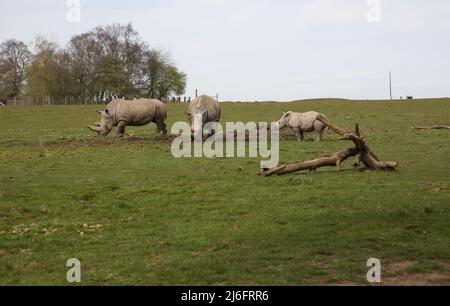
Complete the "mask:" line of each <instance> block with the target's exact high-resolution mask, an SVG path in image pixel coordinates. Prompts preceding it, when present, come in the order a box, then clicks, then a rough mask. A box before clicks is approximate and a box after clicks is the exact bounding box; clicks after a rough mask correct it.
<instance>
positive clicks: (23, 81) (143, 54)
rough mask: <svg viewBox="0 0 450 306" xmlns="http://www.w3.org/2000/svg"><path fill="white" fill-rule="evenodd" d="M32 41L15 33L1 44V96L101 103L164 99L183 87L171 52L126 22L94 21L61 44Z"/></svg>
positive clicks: (182, 76) (175, 93) (180, 91)
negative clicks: (99, 23)
mask: <svg viewBox="0 0 450 306" xmlns="http://www.w3.org/2000/svg"><path fill="white" fill-rule="evenodd" d="M33 47H34V48H33V49H34V50H33V52H31V51H30V50H29V48H28V46H27V45H26V44H25V43H23V42H21V41H17V40H15V39H10V40H7V41H4V42H3V43H2V44H1V45H0V98H8V99H12V98H25V97H28V98H31V99H33V100H34V101H47V100H49V99H51V100H63V99H67V98H71V99H73V100H77V101H81V102H82V103H100V102H106V101H110V100H112V99H114V98H116V97H118V98H126V99H132V98H135V97H148V98H157V99H164V98H168V97H170V96H172V95H182V94H183V93H184V91H185V88H186V74H184V73H183V72H182V71H180V70H179V69H178V68H177V67H176V66H175V65H174V63H173V62H172V60H171V58H170V55H169V54H168V53H166V52H163V51H161V50H158V49H153V48H150V47H149V46H148V45H147V44H146V43H145V42H143V41H142V39H141V38H140V36H139V34H138V32H137V31H135V30H134V29H133V26H132V25H131V24H127V25H121V24H112V25H107V26H99V27H96V28H94V29H93V30H91V31H89V32H87V33H83V34H80V35H75V36H73V37H72V38H71V40H70V41H69V43H68V44H67V46H65V47H63V48H61V47H60V46H59V45H58V44H57V43H55V42H53V41H50V40H47V39H45V38H43V37H39V36H38V37H37V38H36V40H35V42H34V46H33Z"/></svg>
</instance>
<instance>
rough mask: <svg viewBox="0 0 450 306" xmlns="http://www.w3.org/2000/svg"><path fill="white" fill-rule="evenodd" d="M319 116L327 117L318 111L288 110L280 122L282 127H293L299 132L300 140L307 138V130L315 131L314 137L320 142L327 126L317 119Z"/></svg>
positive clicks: (298, 137)
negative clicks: (300, 111)
mask: <svg viewBox="0 0 450 306" xmlns="http://www.w3.org/2000/svg"><path fill="white" fill-rule="evenodd" d="M319 116H323V117H325V116H324V115H323V114H321V113H318V112H307V113H295V112H287V113H283V117H281V119H280V120H279V121H278V123H279V125H280V129H282V128H284V127H290V128H292V129H293V130H294V131H295V133H296V134H297V139H298V140H299V141H303V140H305V136H304V133H305V132H315V137H314V139H315V141H316V142H320V141H321V140H322V138H323V134H324V132H325V130H326V128H327V126H326V125H325V124H324V123H322V122H321V121H319V120H317V118H318V117H319ZM325 118H326V117H325Z"/></svg>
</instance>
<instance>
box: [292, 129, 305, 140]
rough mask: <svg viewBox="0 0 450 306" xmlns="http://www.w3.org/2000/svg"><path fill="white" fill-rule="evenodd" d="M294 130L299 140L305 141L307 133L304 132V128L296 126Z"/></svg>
mask: <svg viewBox="0 0 450 306" xmlns="http://www.w3.org/2000/svg"><path fill="white" fill-rule="evenodd" d="M294 131H295V134H296V135H297V140H298V141H304V140H305V134H304V132H303V130H302V129H300V128H295V129H294Z"/></svg>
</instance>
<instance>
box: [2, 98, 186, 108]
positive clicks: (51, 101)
mask: <svg viewBox="0 0 450 306" xmlns="http://www.w3.org/2000/svg"><path fill="white" fill-rule="evenodd" d="M161 101H162V102H164V103H190V102H191V97H170V98H163V99H161ZM2 102H6V103H4V104H6V105H8V106H11V105H17V106H20V105H105V104H108V102H101V103H100V102H95V101H80V100H79V99H76V98H72V97H67V98H64V99H50V98H49V99H45V100H37V99H32V98H20V99H19V98H14V99H6V100H2Z"/></svg>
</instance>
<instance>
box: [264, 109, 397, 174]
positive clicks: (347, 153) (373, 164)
mask: <svg viewBox="0 0 450 306" xmlns="http://www.w3.org/2000/svg"><path fill="white" fill-rule="evenodd" d="M319 120H320V121H322V122H323V123H324V124H326V125H327V126H328V127H329V128H330V129H331V130H333V131H335V132H336V133H338V134H339V135H341V136H342V137H341V138H340V140H349V141H352V142H353V144H354V145H355V147H353V148H348V149H345V150H343V151H340V152H337V153H334V154H332V155H330V156H327V157H322V158H317V159H313V160H309V161H304V162H299V163H295V164H291V165H282V166H279V167H275V168H271V169H264V170H263V172H262V173H261V175H262V176H273V175H285V174H290V173H293V172H298V171H304V170H309V171H310V172H314V171H316V170H317V169H318V168H322V167H336V168H337V170H338V171H339V170H340V166H341V163H342V162H344V161H345V160H347V159H348V158H350V157H355V158H356V163H355V165H357V166H359V165H360V164H361V163H363V164H364V165H365V166H366V167H367V168H369V169H371V170H390V171H395V170H396V167H397V163H396V162H390V161H382V160H380V159H379V158H378V157H377V155H376V154H375V153H373V152H372V150H370V148H369V146H368V145H367V143H366V141H365V140H364V137H361V133H360V129H359V125H358V124H357V125H356V128H355V132H354V133H349V132H347V131H345V130H343V129H341V128H339V127H337V126H335V125H333V124H331V123H330V122H329V121H328V120H327V119H326V118H324V117H322V118H320V119H319Z"/></svg>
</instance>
